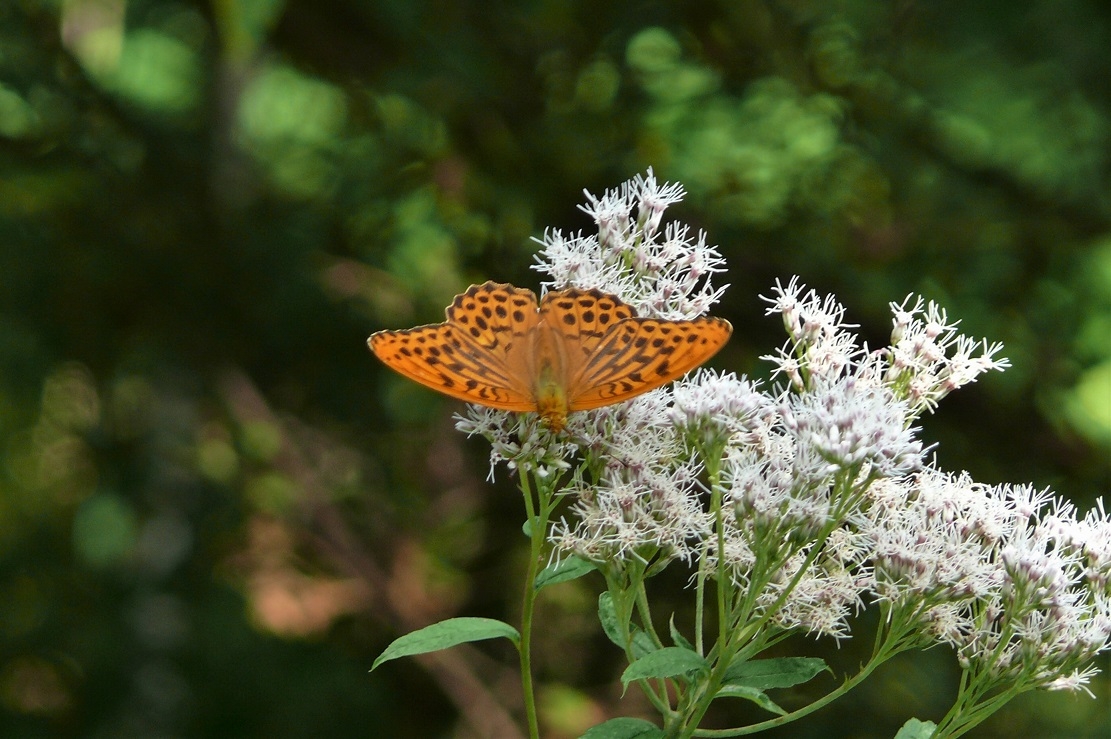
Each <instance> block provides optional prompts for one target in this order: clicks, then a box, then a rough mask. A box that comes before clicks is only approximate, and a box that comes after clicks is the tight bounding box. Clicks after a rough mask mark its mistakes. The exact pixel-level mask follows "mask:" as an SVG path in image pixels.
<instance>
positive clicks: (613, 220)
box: [533, 170, 725, 320]
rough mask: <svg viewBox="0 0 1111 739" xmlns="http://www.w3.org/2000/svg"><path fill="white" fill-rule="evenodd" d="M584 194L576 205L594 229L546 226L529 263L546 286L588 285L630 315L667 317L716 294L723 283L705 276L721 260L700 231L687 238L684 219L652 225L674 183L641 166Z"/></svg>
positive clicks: (673, 197)
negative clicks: (572, 231) (620, 181)
mask: <svg viewBox="0 0 1111 739" xmlns="http://www.w3.org/2000/svg"><path fill="white" fill-rule="evenodd" d="M586 196H587V201H588V204H587V205H586V206H582V209H583V210H584V211H585V212H586V213H588V214H589V215H590V216H591V217H592V218H593V219H594V222H595V224H596V225H597V226H598V235H597V236H594V235H591V236H583V235H582V234H579V235H577V236H572V237H565V236H564V235H563V234H562V233H561V232H560V231H556V230H553V231H546V232H545V233H544V237H543V239H542V240H541V241H540V243H541V245H542V248H541V250H540V252H539V254H538V255H537V264H535V265H533V268H534V269H537V270H539V271H541V272H545V273H547V274H548V275H549V276H550V278H551V279H549V280H547V281H545V282H544V284H545V285H546V286H550V287H555V288H562V287H565V286H567V285H574V286H575V287H581V288H596V289H598V290H602V291H603V292H607V293H611V294H613V295H616V296H617V297H619V298H621V300H623V301H625V302H626V303H628V304H629V305H631V306H632V307H633V309H634V310H636V312H637V315H640V316H651V317H655V318H665V319H669V320H681V319H690V318H695V317H697V316H700V315H703V314H705V313H706V312H707V311H708V310H709V309H710V307H711V306H712V305H713V304H714V303H716V302H717V301H718V299H719V298H720V297H721V294H722V292H724V290H725V287H714V286H713V285H712V283H711V278H712V276H713V275H714V274H715V273H718V272H722V271H724V264H725V262H724V260H723V259H722V257H721V254H720V253H719V252H718V250H717V248H716V247H713V246H709V245H707V244H706V236H705V234H704V233H701V232H700V233H699V234H698V235H697V237H694V238H692V237H691V235H690V229H689V228H688V227H687V226H685V225H682V224H678V223H668V224H666V225H665V226H664V227H663V229H662V231H661V229H660V223H661V219H662V216H663V212H664V209H665V208H666V207H667V206H668V205H670V204H672V203H675V202H678V201H679V200H680V199H682V196H683V189H682V187H681V186H679V185H672V184H667V183H665V184H664V185H658V184H657V182H656V178H655V176H654V175H653V174H652V170H648V174H647V176H645V177H640V176H638V177H636V178H634V179H633V180H632V181H630V182H626V183H625V184H624V185H622V186H621V187H620V188H618V189H615V190H607V191H606V192H605V193H604V194H603V195H602V197H601V198H597V197H595V196H593V195H591V194H590V193H586ZM634 210H635V211H636V216H635V217H634V215H633V213H634Z"/></svg>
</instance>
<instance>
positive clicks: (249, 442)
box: [0, 0, 1111, 737]
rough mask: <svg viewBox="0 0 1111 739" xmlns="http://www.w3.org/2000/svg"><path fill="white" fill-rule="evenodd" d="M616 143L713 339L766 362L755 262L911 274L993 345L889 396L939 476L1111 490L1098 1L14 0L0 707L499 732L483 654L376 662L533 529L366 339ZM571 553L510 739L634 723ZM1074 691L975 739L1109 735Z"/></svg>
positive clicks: (866, 324)
mask: <svg viewBox="0 0 1111 739" xmlns="http://www.w3.org/2000/svg"><path fill="white" fill-rule="evenodd" d="M649 166H652V167H654V169H655V172H656V173H657V175H658V176H659V177H660V178H661V179H663V180H672V181H675V180H678V181H681V182H682V183H683V184H684V185H685V186H686V188H687V189H688V191H689V195H688V198H687V199H686V200H685V202H684V203H683V204H681V205H679V206H676V207H674V208H673V209H672V210H670V211H669V216H671V217H674V218H679V219H681V220H684V221H685V222H687V223H689V224H691V225H692V226H693V227H695V228H703V229H705V230H706V231H707V232H708V235H709V240H710V242H711V243H717V244H720V245H721V249H722V251H723V253H724V254H725V256H726V258H727V259H728V262H729V265H730V268H731V269H730V272H729V274H728V276H727V277H726V278H725V280H724V281H727V282H729V283H731V284H732V287H731V288H730V290H729V291H728V292H727V294H726V297H725V299H724V301H723V303H722V305H721V306H720V307H719V310H718V313H719V314H720V315H723V316H726V317H728V318H729V319H730V320H731V321H732V322H733V325H734V326H735V329H736V330H735V335H734V338H733V340H732V342H731V343H730V345H729V347H727V349H726V350H725V351H723V352H722V354H720V355H719V356H718V357H717V358H715V360H714V362H713V364H714V366H717V367H719V368H723V369H729V370H733V371H736V372H738V373H747V374H749V375H751V376H756V377H766V376H767V375H768V365H767V364H766V363H762V362H760V360H759V359H758V357H759V355H761V354H766V353H769V352H770V351H772V350H773V349H774V347H776V346H778V345H779V344H780V343H781V341H782V340H783V336H782V333H781V328H780V327H779V326H778V325H777V324H776V322H775V321H774V320H772V319H768V318H765V317H764V316H763V310H762V304H761V302H760V300H759V298H758V295H759V294H760V293H762V292H763V293H766V292H767V290H768V287H769V286H770V285H771V284H772V283H773V281H774V280H775V279H777V278H780V279H786V278H787V277H789V276H791V275H793V274H797V275H799V276H800V277H801V278H802V280H803V281H804V282H806V283H807V284H809V285H811V286H813V287H815V288H817V289H819V290H820V291H823V292H833V293H836V294H837V295H838V297H839V298H840V299H841V300H842V301H843V302H844V303H845V304H846V305H847V306H848V309H849V317H850V320H853V321H855V322H858V323H860V324H861V332H862V334H863V335H864V336H865V337H866V338H867V339H868V340H869V342H870V343H871V344H872V345H874V346H875V345H879V344H881V343H883V342H885V341H886V337H887V333H888V331H889V330H890V313H889V309H888V302H889V301H892V300H894V301H901V300H902V298H903V297H904V296H905V295H907V294H908V293H909V292H911V291H917V292H921V293H923V294H924V295H925V296H927V297H928V298H932V299H935V300H938V301H940V302H941V303H943V304H944V305H945V306H947V307H948V308H949V310H950V312H951V315H953V316H955V317H960V318H961V319H962V320H963V323H962V327H963V329H964V330H965V332H967V333H969V334H972V335H975V336H984V337H989V338H990V339H992V340H1002V341H1003V342H1005V344H1006V347H1007V348H1006V352H1005V354H1006V355H1007V356H1009V357H1010V358H1011V360H1012V362H1013V365H1014V367H1013V368H1012V369H1011V370H1009V371H1008V372H1006V373H1004V374H1001V375H1000V374H992V375H990V376H988V377H986V378H984V379H982V380H981V381H980V382H979V383H978V384H976V385H974V386H972V387H970V388H967V389H965V390H962V391H960V392H959V393H958V394H956V395H954V396H952V397H950V398H948V399H946V400H945V401H944V402H943V404H942V406H941V408H940V411H939V412H938V413H937V414H936V415H935V416H932V417H929V418H927V419H926V420H925V432H924V436H925V438H926V439H927V440H928V441H930V442H937V443H938V444H939V446H938V448H937V450H936V455H937V459H938V463H939V465H940V466H941V467H943V468H946V469H951V470H960V469H966V470H969V471H970V472H971V473H972V474H973V475H974V477H975V478H976V479H978V480H981V481H984V482H991V483H996V482H1025V481H1030V482H1033V483H1034V484H1035V485H1036V486H1038V487H1046V486H1048V487H1052V488H1053V489H1054V490H1056V491H1057V492H1058V493H1059V494H1061V495H1063V496H1066V497H1067V498H1069V499H1070V500H1072V501H1074V502H1075V503H1076V504H1077V505H1078V506H1080V507H1081V508H1082V509H1084V508H1087V507H1089V506H1091V505H1092V504H1093V501H1094V499H1095V497H1096V496H1097V495H1099V494H1106V493H1107V492H1108V490H1109V489H1111V462H1109V451H1111V189H1109V184H1111V6H1109V5H1108V4H1107V3H1106V2H1104V0H1005V1H1004V0H981V1H979V2H967V1H966V0H929V1H926V0H918V1H915V0H895V1H890V2H883V1H880V0H838V2H830V1H829V0H720V1H719V2H679V1H677V0H676V1H668V0H657V1H656V2H650V3H633V2H621V1H620V0H613V1H612V2H605V3H599V2H588V1H586V0H533V1H525V2H516V1H515V2H510V1H508V0H440V1H439V2H419V1H414V0H211V2H200V1H196V2H190V1H187V0H5V2H3V3H0V711H2V713H0V735H3V736H11V737H148V736H149V737H177V736H180V737H278V736H282V737H299V736H329V737H407V736H414V737H415V736H420V737H426V736H427V737H435V736H441V737H482V736H495V737H513V736H515V732H516V731H517V729H516V728H515V724H514V723H513V720H512V717H513V716H514V715H517V714H516V712H517V711H518V709H519V698H518V693H519V686H518V683H517V682H516V681H517V674H516V665H515V663H514V655H513V653H512V652H511V651H510V649H509V647H508V646H507V645H505V644H498V643H483V644H479V645H475V646H472V647H466V648H460V649H457V650H453V651H451V652H446V653H443V654H438V655H433V656H430V657H426V658H422V659H408V660H401V661H397V662H393V663H389V664H387V665H386V666H384V667H382V668H380V669H378V670H376V671H375V672H374V673H368V669H369V667H370V665H371V663H372V661H373V659H374V658H375V656H377V654H378V653H379V652H380V651H381V650H382V649H383V648H384V647H385V645H386V644H387V643H388V642H389V641H390V640H392V639H393V638H395V637H396V636H398V635H399V634H401V633H405V632H407V631H410V630H412V629H413V628H416V627H419V626H422V625H425V624H427V623H430V622H432V621H435V620H439V619H441V618H444V617H448V616H452V615H481V616H491V617H496V618H503V619H506V620H509V621H510V622H514V621H515V619H516V610H517V603H518V595H517V592H516V586H515V585H514V584H513V583H516V582H518V581H519V576H520V574H521V571H522V568H523V565H524V554H525V548H524V544H525V540H524V538H523V537H522V536H521V534H520V523H521V520H522V518H523V512H522V507H521V501H520V498H519V496H518V494H517V493H516V492H515V489H514V487H513V485H512V482H511V481H508V480H507V479H506V475H505V473H504V471H501V472H499V474H498V475H497V476H496V480H495V481H494V482H488V481H487V480H486V479H485V478H486V474H487V453H488V450H487V449H485V448H484V446H483V443H482V442H480V441H478V440H466V439H464V438H462V437H461V435H460V434H458V433H457V432H455V431H454V430H453V421H452V418H451V417H452V414H453V413H455V412H457V411H459V410H460V405H459V404H457V403H455V402H453V401H450V400H447V399H444V398H440V397H437V396H435V395H434V394H432V393H430V392H427V391H425V390H423V389H421V388H418V387H416V386H415V385H413V384H411V383H408V382H406V381H404V380H402V379H400V378H398V377H396V376H393V375H391V374H390V373H389V372H388V371H386V370H385V369H384V368H383V367H381V366H379V365H378V364H377V363H376V361H375V360H374V358H373V357H372V356H371V355H370V354H369V353H368V352H367V349H366V346H365V338H366V336H367V335H368V334H369V333H370V332H372V331H374V330H378V329H380V328H387V327H389V328H398V327H407V326H411V325H415V324H417V323H426V322H431V321H436V320H439V319H440V317H441V316H442V309H443V306H444V305H446V304H447V303H448V302H449V300H450V298H451V297H452V296H453V295H454V294H455V293H456V292H458V291H460V290H461V289H463V288H465V287H466V286H467V285H468V284H470V283H471V282H475V281H481V280H485V279H495V280H499V281H509V282H514V283H516V284H518V285H525V286H528V287H533V288H535V287H537V284H538V282H539V279H540V278H539V276H538V275H537V274H536V273H535V272H533V271H532V270H530V264H531V263H532V260H533V256H532V255H533V253H534V251H535V249H536V245H535V244H534V243H533V242H532V241H531V239H532V238H533V237H536V236H539V235H541V234H542V233H543V231H544V229H545V228H548V227H555V228H562V229H565V230H573V231H574V230H579V229H586V228H588V227H589V226H590V225H591V224H590V223H589V220H588V219H587V217H586V216H585V215H584V214H583V213H581V212H580V211H579V210H578V209H577V208H576V206H577V205H578V204H579V203H580V202H582V200H583V198H582V194H581V193H582V190H583V188H588V189H590V190H591V191H592V192H595V193H600V192H601V191H602V190H603V189H604V188H607V187H614V186H616V185H618V184H620V183H621V182H623V181H624V180H626V179H628V178H630V177H632V176H633V175H635V174H638V173H643V172H644V171H645V170H646V168H647V167H649ZM683 582H684V581H683V579H682V578H681V577H677V578H676V579H675V582H674V583H673V584H674V585H675V586H676V588H677V589H678V588H679V587H680V586H681V585H682V584H683ZM599 586H600V583H599V582H598V581H595V580H590V579H587V580H584V581H582V582H576V583H571V584H566V585H562V586H560V587H558V588H554V589H551V590H550V591H546V598H545V599H544V600H543V603H542V606H541V612H540V616H539V618H541V619H542V627H541V629H540V634H539V644H538V656H537V663H538V664H537V672H538V676H539V679H540V686H541V687H540V700H541V707H542V711H543V715H544V721H545V725H546V732H545V734H546V736H550V737H572V736H577V735H578V733H579V732H580V731H582V730H583V729H584V728H585V727H586V726H589V725H591V724H592V723H594V722H596V721H600V720H602V719H604V718H606V717H610V716H613V715H621V714H630V715H638V714H641V715H643V714H644V712H645V707H644V705H643V704H642V703H641V702H640V699H639V698H637V696H636V695H634V693H632V692H631V693H630V694H629V695H628V696H626V697H624V698H622V697H621V696H620V693H619V686H618V685H617V684H616V681H615V676H616V675H617V674H619V670H620V663H619V661H618V660H617V655H616V654H615V653H614V652H615V650H613V649H612V648H610V647H609V646H608V643H607V642H606V641H605V639H604V637H602V636H601V635H600V633H599V629H598V626H597V622H596V619H595V617H594V604H595V598H596V596H597V591H598V588H599ZM682 595H683V594H682V592H681V590H679V592H678V594H677V595H676V596H675V597H676V603H680V602H682ZM679 607H680V606H678V605H677V606H676V608H679ZM870 618H871V615H870V614H864V615H862V616H861V618H860V628H861V633H862V634H867V633H869V631H868V627H869V619H870ZM858 642H859V643H856V642H850V643H847V644H845V645H842V646H841V647H840V649H835V648H833V647H832V646H831V645H829V644H824V643H815V642H813V641H800V642H796V643H792V644H790V645H788V647H787V649H788V650H790V651H793V652H794V653H801V654H822V655H825V656H826V657H827V658H828V659H829V660H830V661H831V662H832V663H833V664H834V665H835V667H836V668H837V669H838V670H841V671H848V670H852V668H853V667H854V666H855V665H856V664H858V663H859V661H860V660H861V657H862V652H863V650H866V649H867V648H868V646H869V644H868V638H867V637H866V636H865V637H862V638H860V639H859V640H858ZM1102 666H1103V668H1104V669H1105V670H1107V668H1108V667H1109V664H1108V661H1107V660H1106V659H1105V660H1104V661H1103V663H1102ZM836 680H837V678H835V677H832V676H829V675H823V676H821V677H819V678H816V679H815V680H814V681H813V684H808V685H806V686H801V687H800V688H798V689H797V690H794V691H780V693H779V694H777V695H776V696H775V697H776V698H778V699H779V700H780V701H781V702H782V703H783V704H784V705H787V706H794V705H801V704H802V703H803V702H804V701H805V700H807V699H808V698H809V699H813V698H814V697H816V696H818V695H820V694H822V693H824V692H825V691H827V690H829V689H830V688H831V687H833V686H834V685H835V684H836ZM955 680H956V672H955V669H954V666H953V656H952V654H950V653H948V652H947V651H945V650H943V649H940V648H939V649H935V650H931V651H929V652H927V653H924V654H917V655H912V656H911V657H910V658H908V659H902V660H899V661H897V662H896V663H894V664H891V665H888V666H887V667H885V668H884V669H883V670H881V671H880V672H878V673H877V674H876V675H875V676H874V677H873V678H872V679H871V680H870V681H869V683H868V684H867V685H866V686H865V687H864V688H862V689H860V690H858V691H857V692H855V693H854V694H852V695H851V696H850V697H849V698H847V699H846V700H844V701H841V702H840V703H838V704H835V705H833V706H831V707H828V708H826V709H825V710H823V711H821V712H819V713H817V714H815V715H813V716H811V717H809V718H807V719H806V720H804V721H802V722H800V723H798V724H795V725H793V726H792V727H790V729H788V730H785V731H783V732H780V733H779V734H777V736H791V737H838V736H846V737H848V736H851V737H890V736H892V735H893V734H894V732H895V731H896V729H897V727H898V726H899V725H901V724H902V723H903V721H904V720H905V719H906V718H908V717H910V716H918V717H920V718H923V719H928V718H933V719H936V718H938V717H940V715H941V714H942V713H944V711H945V710H946V708H947V706H948V704H949V701H951V699H952V697H953V695H954V691H955V687H956V683H955ZM1092 690H1093V692H1095V693H1096V695H1097V697H1098V700H1091V699H1089V698H1088V697H1086V696H1083V695H1080V696H1074V695H1070V694H1061V693H1038V694H1027V695H1025V696H1022V697H1020V698H1019V699H1017V700H1016V701H1014V702H1013V703H1012V704H1010V705H1009V706H1008V707H1007V708H1006V709H1005V710H1004V711H1002V712H1001V713H999V714H997V715H996V716H995V717H993V718H992V719H991V720H990V721H989V722H988V723H987V724H985V725H984V726H983V727H981V728H980V729H979V730H978V731H977V733H976V735H977V736H982V737H1016V736H1039V737H1106V736H1108V735H1111V688H1109V682H1108V679H1107V677H1106V676H1101V677H1100V678H1098V679H1097V680H1096V681H1095V682H1094V683H1093V685H1092ZM649 715H650V714H649ZM756 718H762V716H760V714H759V713H758V712H756V711H755V710H754V709H750V708H748V707H746V706H741V705H734V706H730V707H728V708H727V709H725V710H723V712H722V713H721V714H719V715H717V716H715V717H714V720H715V721H720V722H721V723H722V724H723V725H724V724H725V723H726V722H729V721H735V720H753V719H756Z"/></svg>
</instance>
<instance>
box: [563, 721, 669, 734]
mask: <svg viewBox="0 0 1111 739" xmlns="http://www.w3.org/2000/svg"><path fill="white" fill-rule="evenodd" d="M665 736H667V735H666V734H665V733H664V732H663V730H662V729H660V728H659V727H658V726H656V725H655V724H653V723H651V722H649V721H645V720H644V719H640V718H627V717H623V718H611V719H610V720H609V721H606V722H605V723H601V724H598V725H597V726H592V727H590V728H589V729H587V730H586V733H585V734H583V735H582V736H581V737H580V738H579V739H664V737H665Z"/></svg>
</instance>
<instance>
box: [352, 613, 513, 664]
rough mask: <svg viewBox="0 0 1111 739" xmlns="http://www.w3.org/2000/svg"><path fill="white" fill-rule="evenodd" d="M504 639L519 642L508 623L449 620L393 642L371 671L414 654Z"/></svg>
mask: <svg viewBox="0 0 1111 739" xmlns="http://www.w3.org/2000/svg"><path fill="white" fill-rule="evenodd" d="M501 636H504V637H506V638H507V639H509V640H510V641H512V642H513V643H514V644H515V645H518V644H520V643H521V635H520V634H519V633H518V632H517V629H515V628H513V627H512V626H510V625H509V624H507V623H503V622H501V621H496V620H494V619H492V618H449V619H448V620H447V621H441V622H440V623H437V624H432V625H431V626H425V627H424V628H423V629H419V630H417V631H414V632H412V633H410V634H406V635H405V636H402V637H399V638H397V639H394V641H393V643H392V644H390V645H389V646H388V647H386V651H384V652H382V654H380V655H378V659H376V660H374V664H373V665H372V666H371V668H370V669H371V670H374V668H376V667H378V665H380V664H382V663H383V662H388V661H390V660H391V659H397V658H398V657H410V656H412V655H414V654H425V653H427V652H437V651H439V650H441V649H447V648H448V647H454V646H455V645H457V644H463V643H465V642H472V641H482V640H483V639H496V638H498V637H501Z"/></svg>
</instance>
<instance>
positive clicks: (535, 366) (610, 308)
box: [367, 282, 733, 432]
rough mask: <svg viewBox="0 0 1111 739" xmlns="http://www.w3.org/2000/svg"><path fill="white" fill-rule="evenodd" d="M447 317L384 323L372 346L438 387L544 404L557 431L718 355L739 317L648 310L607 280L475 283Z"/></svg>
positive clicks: (500, 403)
mask: <svg viewBox="0 0 1111 739" xmlns="http://www.w3.org/2000/svg"><path fill="white" fill-rule="evenodd" d="M446 313H447V320H446V321H445V322H443V323H436V324H431V325H428V326H417V327H416V328H410V329H406V330H403V331H379V332H378V333H376V334H374V335H373V336H371V337H370V339H369V340H368V342H367V343H368V344H370V349H371V351H373V352H374V353H375V354H376V355H377V356H378V358H379V359H381V360H382V361H383V362H385V363H386V365H388V366H389V367H390V368H392V369H394V370H396V371H397V372H400V373H401V374H403V375H405V376H406V377H408V378H410V379H412V380H416V381H417V382H419V383H420V384H422V385H425V386H427V387H430V388H432V389H433V390H436V391H438V392H441V393H444V394H445V395H450V396H452V397H454V398H460V399H462V400H465V401H467V402H469V403H477V404H479V405H485V406H490V407H491V408H498V409H501V410H505V411H535V412H536V413H538V414H540V416H541V417H542V418H543V419H544V420H545V421H546V422H547V424H548V426H549V428H551V429H552V430H553V431H556V432H558V431H560V430H562V429H563V427H564V424H565V422H566V419H567V414H568V413H570V412H572V411H584V410H590V409H591V408H598V407H600V406H603V405H610V404H611V403H618V402H621V401H623V400H628V399H629V398H632V397H634V396H636V395H640V394H641V393H644V392H647V391H649V390H652V389H653V388H657V387H659V386H661V385H663V384H665V383H667V382H670V381H671V380H674V379H675V378H677V377H680V376H681V375H683V374H685V373H686V372H687V371H688V370H691V369H694V368H695V367H697V366H698V365H700V364H702V363H703V362H705V361H706V360H707V359H709V358H710V357H712V356H713V355H714V354H715V353H716V352H717V351H718V349H721V347H722V346H724V345H725V342H726V341H728V340H729V335H730V333H732V331H733V327H732V326H730V325H729V322H728V321H726V320H724V319H722V318H708V317H705V318H695V319H694V320H690V321H668V320H664V319H659V318H640V317H638V316H637V315H636V312H635V311H634V310H633V309H632V308H631V307H630V306H628V305H626V304H625V303H623V302H622V301H621V300H620V299H618V298H617V297H615V296H613V295H608V294H606V293H604V292H601V291H599V290H580V289H578V288H568V289H565V290H552V291H551V292H549V293H547V294H546V295H545V296H544V298H543V300H541V301H540V302H539V304H538V303H537V300H536V295H535V294H534V293H533V292H532V291H531V290H525V289H523V288H519V287H514V286H513V285H506V284H501V283H497V282H486V283H483V284H481V285H472V286H471V287H470V288H468V290H467V291H466V292H465V293H463V294H461V295H457V296H456V297H455V300H454V301H452V304H451V305H450V306H448V308H447V311H446Z"/></svg>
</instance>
